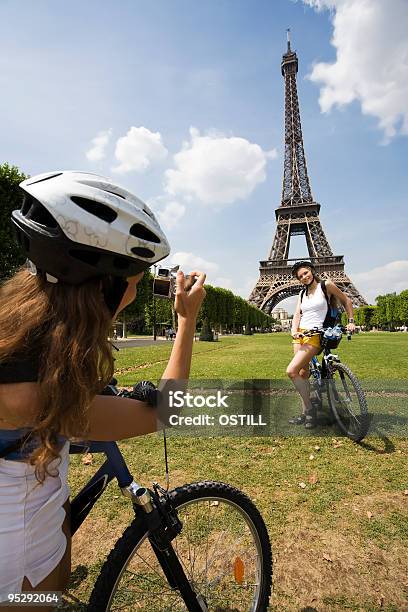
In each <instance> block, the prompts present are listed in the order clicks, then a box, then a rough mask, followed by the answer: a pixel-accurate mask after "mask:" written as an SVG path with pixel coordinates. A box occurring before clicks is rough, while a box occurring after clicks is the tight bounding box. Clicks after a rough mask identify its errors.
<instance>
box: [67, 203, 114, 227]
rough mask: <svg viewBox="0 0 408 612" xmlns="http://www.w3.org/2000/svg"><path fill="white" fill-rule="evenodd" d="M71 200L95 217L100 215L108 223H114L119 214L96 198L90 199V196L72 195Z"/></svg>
mask: <svg viewBox="0 0 408 612" xmlns="http://www.w3.org/2000/svg"><path fill="white" fill-rule="evenodd" d="M71 200H72V201H73V202H74V203H75V204H77V206H80V207H81V208H82V209H83V210H86V212H88V213H89V214H91V215H93V216H94V217H98V218H99V219H102V221H106V222H107V223H112V221H114V220H115V219H116V217H117V216H118V215H117V213H116V212H115V211H114V210H112V208H109V206H106V204H102V203H101V202H96V201H95V200H89V199H88V198H81V197H79V196H71Z"/></svg>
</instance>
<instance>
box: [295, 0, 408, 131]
mask: <svg viewBox="0 0 408 612" xmlns="http://www.w3.org/2000/svg"><path fill="white" fill-rule="evenodd" d="M303 2H304V3H305V4H307V5H309V6H311V7H313V8H315V9H316V10H323V9H329V10H331V11H332V14H333V16H332V22H333V38H332V41H331V42H332V45H333V46H334V47H335V49H336V52H337V56H336V61H335V62H333V63H325V62H320V63H318V64H316V65H315V66H314V68H313V70H312V72H311V74H310V77H309V78H310V79H311V80H312V81H314V82H315V83H320V84H321V85H322V88H321V90H320V98H319V102H320V107H321V110H322V111H323V112H327V111H330V110H331V108H332V107H334V106H339V107H342V106H344V105H346V104H350V103H351V102H353V101H354V100H357V101H359V102H360V104H361V110H362V112H363V113H364V114H365V115H371V116H373V117H376V118H377V119H378V124H379V127H380V128H381V129H382V130H383V131H384V136H385V138H384V142H388V141H389V140H390V139H391V138H392V137H393V136H395V135H396V134H398V133H400V134H404V135H407V134H408V105H407V100H408V37H407V24H408V2H407V0H392V1H390V0H303Z"/></svg>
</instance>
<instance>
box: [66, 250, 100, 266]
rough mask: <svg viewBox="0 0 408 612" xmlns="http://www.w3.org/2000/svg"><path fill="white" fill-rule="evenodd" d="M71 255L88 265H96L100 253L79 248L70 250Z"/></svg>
mask: <svg viewBox="0 0 408 612" xmlns="http://www.w3.org/2000/svg"><path fill="white" fill-rule="evenodd" d="M69 254H70V255H72V257H75V259H79V261H82V262H83V263H86V264H88V265H89V266H96V265H98V263H99V260H100V255H99V253H94V252H93V251H83V250H80V249H75V250H70V252H69Z"/></svg>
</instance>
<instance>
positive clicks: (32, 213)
mask: <svg viewBox="0 0 408 612" xmlns="http://www.w3.org/2000/svg"><path fill="white" fill-rule="evenodd" d="M21 214H22V215H23V217H25V218H26V219H30V220H31V221H34V223H38V224H39V225H43V226H44V227H48V228H51V229H56V228H57V227H58V223H57V222H56V220H55V219H54V217H53V216H52V215H51V213H49V212H48V210H47V209H46V208H45V206H44V205H43V204H41V202H39V201H38V200H36V199H35V198H33V197H30V196H28V195H26V196H25V198H24V201H23V205H22V207H21Z"/></svg>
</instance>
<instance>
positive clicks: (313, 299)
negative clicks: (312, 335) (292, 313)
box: [299, 283, 327, 329]
mask: <svg viewBox="0 0 408 612" xmlns="http://www.w3.org/2000/svg"><path fill="white" fill-rule="evenodd" d="M300 308H301V312H302V316H301V317H300V323H299V327H300V328H301V329H313V327H318V328H319V329H321V328H322V327H323V321H324V320H325V318H326V314H327V301H326V298H325V295H324V293H323V289H322V287H321V285H320V283H319V284H318V285H317V287H316V289H315V291H314V293H312V294H311V295H307V294H306V292H305V293H304V295H303V299H302V303H301V305H300Z"/></svg>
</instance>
